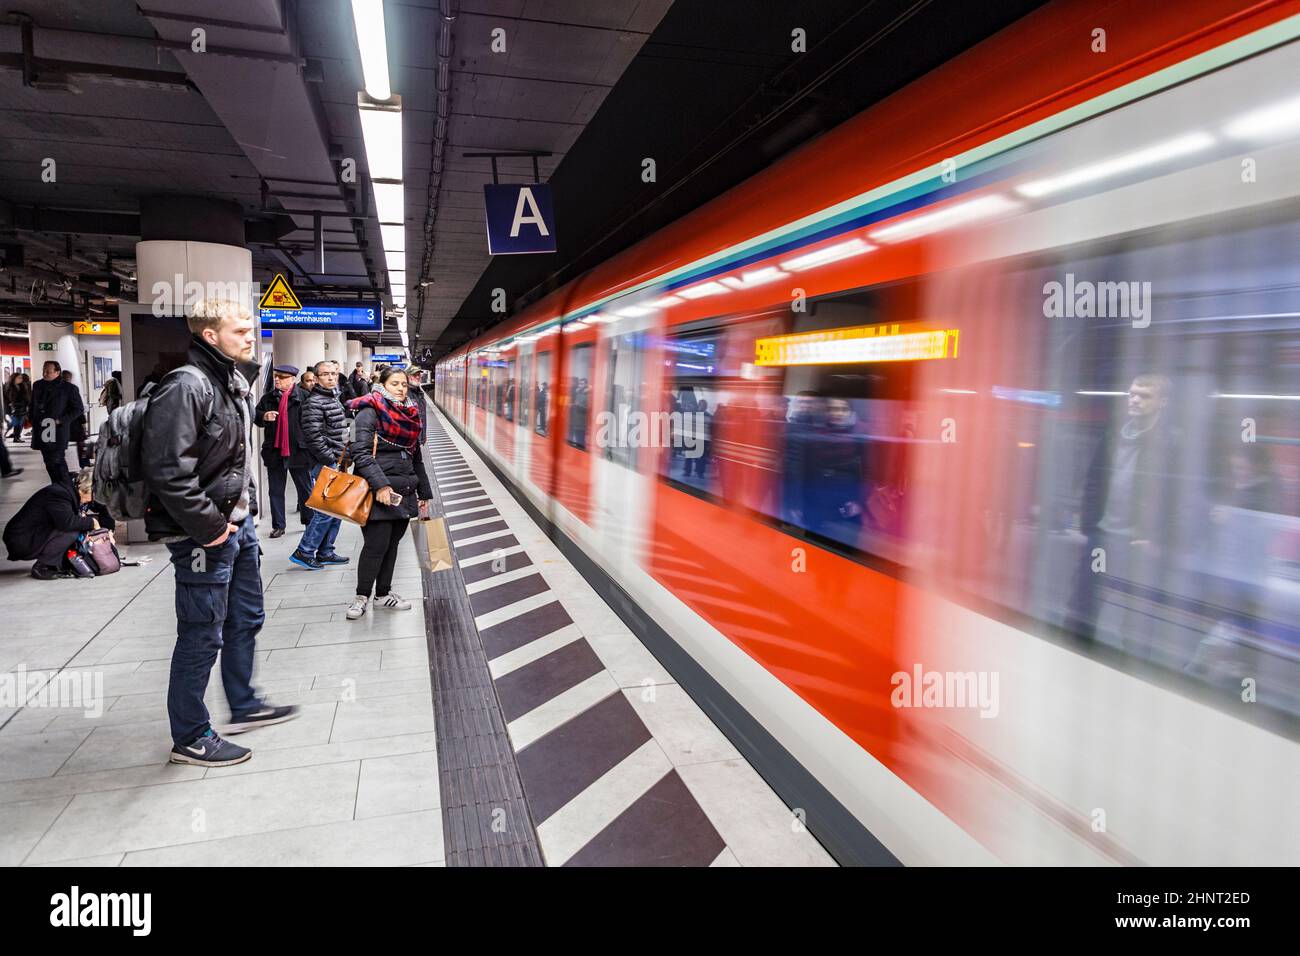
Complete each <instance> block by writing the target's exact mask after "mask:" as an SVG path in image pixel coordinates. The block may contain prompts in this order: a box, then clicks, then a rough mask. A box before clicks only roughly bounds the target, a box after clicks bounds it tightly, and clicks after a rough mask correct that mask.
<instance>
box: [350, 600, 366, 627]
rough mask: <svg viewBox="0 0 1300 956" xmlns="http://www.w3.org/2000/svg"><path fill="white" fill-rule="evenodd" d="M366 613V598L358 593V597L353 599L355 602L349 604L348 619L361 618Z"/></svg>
mask: <svg viewBox="0 0 1300 956" xmlns="http://www.w3.org/2000/svg"><path fill="white" fill-rule="evenodd" d="M365 613H366V598H363V597H362V596H361V595H359V594H358V595H357V596H356V599H355V600H353V602H352V603H351V604H350V605H348V620H349V621H355V620H356V619H357V618H359V617H360V616H361V615H362V614H365Z"/></svg>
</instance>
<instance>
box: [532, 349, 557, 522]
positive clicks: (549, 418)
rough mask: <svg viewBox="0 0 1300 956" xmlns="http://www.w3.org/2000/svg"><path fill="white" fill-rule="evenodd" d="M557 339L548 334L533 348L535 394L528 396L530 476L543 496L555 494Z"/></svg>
mask: <svg viewBox="0 0 1300 956" xmlns="http://www.w3.org/2000/svg"><path fill="white" fill-rule="evenodd" d="M555 341H556V340H555V338H554V337H551V336H547V337H546V338H544V339H542V340H541V341H539V342H538V343H537V344H536V345H535V346H533V348H534V352H535V355H534V357H533V380H532V386H531V388H532V393H531V394H530V395H529V397H528V416H529V424H528V431H529V436H528V446H529V455H528V459H529V460H528V476H529V478H530V480H531V481H532V483H533V485H534V487H536V489H537V490H538V491H539V492H540V493H541V495H542V496H543V497H544V498H550V497H551V495H552V494H553V493H554V487H555V486H554V481H553V478H554V475H555V452H554V449H555V442H554V439H553V433H554V421H553V419H554V418H555V396H554V394H553V392H554V389H555V380H554V376H555V365H556V361H555V352H556V349H555V345H554V343H555Z"/></svg>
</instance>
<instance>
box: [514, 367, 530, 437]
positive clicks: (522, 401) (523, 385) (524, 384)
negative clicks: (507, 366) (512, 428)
mask: <svg viewBox="0 0 1300 956" xmlns="http://www.w3.org/2000/svg"><path fill="white" fill-rule="evenodd" d="M532 365H533V357H532V355H530V354H528V353H527V352H525V353H524V354H522V355H520V357H519V393H518V395H519V397H518V404H519V407H518V409H516V411H515V424H516V425H518V426H519V427H520V428H523V427H525V426H526V425H527V424H528V397H529V391H528V388H529V385H530V384H531V382H530V379H531V376H530V375H529V374H528V372H529V370H530V369H531V368H532Z"/></svg>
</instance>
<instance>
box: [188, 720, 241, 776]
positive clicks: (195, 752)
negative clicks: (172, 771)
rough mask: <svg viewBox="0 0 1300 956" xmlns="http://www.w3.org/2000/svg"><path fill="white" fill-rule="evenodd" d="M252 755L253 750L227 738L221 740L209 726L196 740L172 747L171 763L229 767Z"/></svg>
mask: <svg viewBox="0 0 1300 956" xmlns="http://www.w3.org/2000/svg"><path fill="white" fill-rule="evenodd" d="M252 756H253V751H251V750H249V749H248V748H247V747H241V746H239V745H238V744H232V743H231V742H230V741H229V740H222V739H221V737H220V736H218V734H217V732H216V731H215V730H213V729H212V728H211V727H209V728H208V729H207V730H206V731H205V732H204V734H203V736H202V737H200V738H199V739H198V740H194V741H191V742H190V743H188V744H177V745H176V746H174V747H172V752H171V758H170V760H171V762H172V763H190V764H194V765H195V766H196V767H229V766H231V765H232V764H237V763H243V762H244V761H245V760H247V759H249V758H250V757H252Z"/></svg>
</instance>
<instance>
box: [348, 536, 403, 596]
mask: <svg viewBox="0 0 1300 956" xmlns="http://www.w3.org/2000/svg"><path fill="white" fill-rule="evenodd" d="M410 524H411V522H409V521H407V520H406V519H405V518H403V519H401V520H400V521H374V520H372V521H368V522H366V523H365V524H364V525H362V526H361V537H362V538H363V539H364V540H365V544H363V545H362V546H361V560H360V561H359V562H357V593H358V594H364V595H365V596H366V597H369V596H370V589H371V588H372V587H373V588H374V590H375V597H377V598H381V597H384V596H385V595H387V594H388V590H389V588H391V587H392V585H393V567H394V565H396V564H397V545H398V544H399V543H400V542H401V540H402V538H404V537H405V536H406V529H407V528H408V527H409V526H410Z"/></svg>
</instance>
